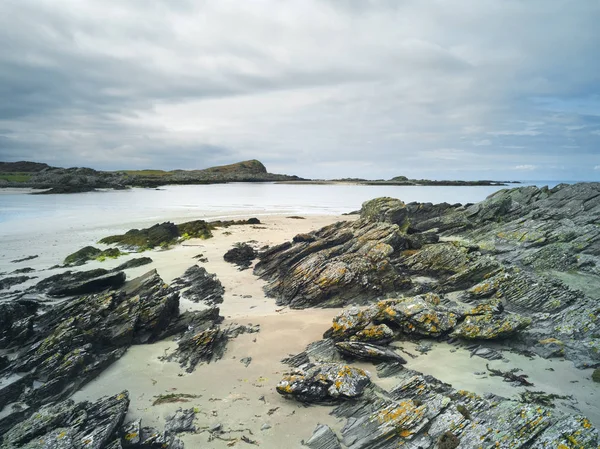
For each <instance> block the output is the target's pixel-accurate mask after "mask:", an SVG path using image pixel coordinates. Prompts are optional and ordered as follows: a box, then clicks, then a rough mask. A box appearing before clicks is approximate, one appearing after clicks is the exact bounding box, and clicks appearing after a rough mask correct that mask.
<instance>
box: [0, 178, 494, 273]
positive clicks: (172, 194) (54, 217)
mask: <svg viewBox="0 0 600 449" xmlns="http://www.w3.org/2000/svg"><path fill="white" fill-rule="evenodd" d="M501 188H502V187H400V186H355V185H288V184H271V183H236V184H213V185H196V186H167V187H164V188H161V189H160V190H155V189H139V188H136V189H130V190H115V191H112V190H111V191H105V192H90V193H80V194H70V195H28V194H25V193H23V192H15V191H7V190H1V189H0V272H1V271H5V270H7V269H14V268H15V265H14V264H9V265H7V263H8V262H9V261H10V260H12V259H16V258H21V257H24V256H27V255H32V254H39V255H40V258H39V259H36V262H37V263H35V262H29V265H28V266H31V265H38V264H40V263H47V264H50V265H52V264H54V263H57V261H59V260H62V258H63V257H64V255H65V254H68V253H69V252H72V251H75V250H77V249H79V248H81V247H82V246H85V245H87V244H94V242H96V241H97V240H98V239H100V238H102V237H103V236H106V235H109V234H114V233H117V232H124V231H126V230H128V229H130V228H132V227H141V226H148V225H152V224H154V223H157V222H161V221H166V220H171V221H175V222H180V221H184V220H191V219H217V218H224V217H243V218H248V217H250V216H258V217H260V216H261V215H268V214H288V215H290V214H296V215H301V214H305V215H306V214H341V213H345V212H350V211H353V210H357V209H359V208H360V206H361V204H362V203H363V202H364V201H366V200H369V199H372V198H376V197H379V196H391V197H395V198H399V199H401V200H403V201H405V202H410V201H420V202H433V203H439V202H444V201H445V202H448V203H474V202H477V201H481V200H483V199H485V198H486V197H487V196H488V195H490V194H491V193H493V192H495V191H497V190H499V189H501Z"/></svg>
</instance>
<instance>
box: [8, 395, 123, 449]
mask: <svg viewBox="0 0 600 449" xmlns="http://www.w3.org/2000/svg"><path fill="white" fill-rule="evenodd" d="M128 407H129V395H128V393H127V391H124V392H122V393H120V394H118V395H115V396H109V397H104V398H101V399H99V400H98V401H96V402H93V403H90V402H79V403H74V402H73V401H71V400H67V401H64V402H60V403H58V404H56V405H48V406H45V407H41V408H40V409H39V410H38V411H37V412H36V413H35V414H34V415H32V416H31V417H30V418H29V419H27V420H25V421H23V422H21V423H19V424H17V425H15V426H14V427H12V428H11V429H10V430H8V431H7V432H6V433H5V434H4V437H3V439H2V445H1V446H0V448H2V449H16V448H21V447H27V448H39V449H42V448H47V449H51V448H57V449H60V448H65V449H66V448H95V449H102V448H106V447H108V446H109V444H110V443H111V442H112V440H113V439H114V438H115V436H116V434H117V431H118V428H119V427H120V426H121V424H122V423H123V420H124V419H125V414H126V413H127V409H128Z"/></svg>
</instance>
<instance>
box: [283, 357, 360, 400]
mask: <svg viewBox="0 0 600 449" xmlns="http://www.w3.org/2000/svg"><path fill="white" fill-rule="evenodd" d="M370 383H371V379H370V378H369V376H368V374H367V373H366V372H365V371H363V370H362V369H360V368H355V367H352V366H348V365H337V364H333V363H329V364H317V365H315V364H307V365H303V366H301V367H300V368H297V369H295V370H293V371H292V372H291V373H290V374H288V375H285V376H283V378H282V379H281V381H280V382H279V383H278V384H277V392H278V393H279V394H281V395H284V396H290V397H292V398H294V399H296V400H298V401H301V402H331V401H336V400H343V399H352V398H357V397H359V396H361V395H362V394H363V392H364V391H365V388H366V387H367V386H369V385H370Z"/></svg>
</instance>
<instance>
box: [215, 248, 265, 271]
mask: <svg viewBox="0 0 600 449" xmlns="http://www.w3.org/2000/svg"><path fill="white" fill-rule="evenodd" d="M256 256H257V253H256V251H255V250H254V248H252V247H251V246H250V245H248V244H247V243H237V244H236V245H235V246H234V247H233V248H231V249H230V250H229V251H227V252H226V253H225V255H224V256H223V259H225V262H229V263H233V264H236V265H237V266H238V267H240V268H247V267H249V266H250V265H251V264H252V261H253V260H254V259H256Z"/></svg>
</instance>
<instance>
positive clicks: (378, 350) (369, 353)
mask: <svg viewBox="0 0 600 449" xmlns="http://www.w3.org/2000/svg"><path fill="white" fill-rule="evenodd" d="M335 346H336V348H337V349H338V350H339V351H340V352H342V353H343V354H346V355H349V356H352V357H356V358H358V359H364V360H371V361H377V362H382V361H384V362H394V363H400V364H404V363H406V360H405V359H404V358H403V357H402V356H400V355H398V354H396V353H395V352H394V351H392V350H391V349H387V348H384V347H382V346H376V345H372V344H369V343H360V342H349V341H344V342H339V343H336V344H335Z"/></svg>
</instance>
